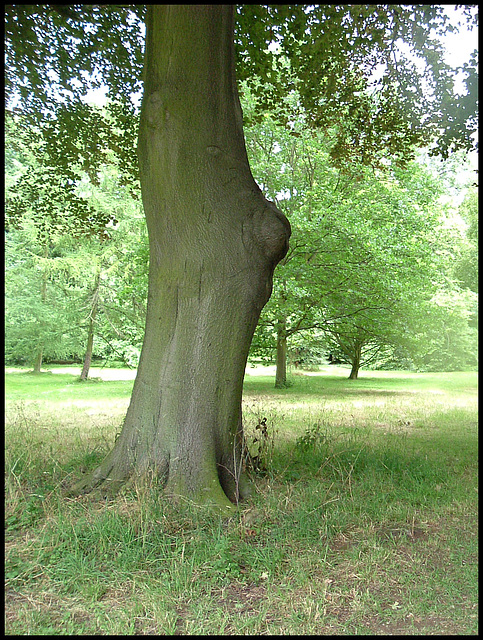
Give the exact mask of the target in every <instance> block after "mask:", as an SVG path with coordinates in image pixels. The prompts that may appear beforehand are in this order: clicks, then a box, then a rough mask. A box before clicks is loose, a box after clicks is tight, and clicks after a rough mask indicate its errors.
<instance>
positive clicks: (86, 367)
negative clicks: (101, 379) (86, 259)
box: [80, 270, 101, 380]
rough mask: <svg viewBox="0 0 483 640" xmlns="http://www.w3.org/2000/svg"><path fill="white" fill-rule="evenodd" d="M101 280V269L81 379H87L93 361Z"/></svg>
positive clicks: (98, 274) (96, 285)
mask: <svg viewBox="0 0 483 640" xmlns="http://www.w3.org/2000/svg"><path fill="white" fill-rule="evenodd" d="M100 281H101V274H100V270H99V271H98V272H97V276H96V284H95V288H94V295H93V298H92V305H91V311H90V313H89V328H88V331H87V346H86V353H85V356H84V365H83V367H82V372H81V375H80V379H81V380H87V377H88V375H89V369H90V368H91V361H92V349H93V347H94V326H95V322H96V316H97V310H98V306H99V286H100Z"/></svg>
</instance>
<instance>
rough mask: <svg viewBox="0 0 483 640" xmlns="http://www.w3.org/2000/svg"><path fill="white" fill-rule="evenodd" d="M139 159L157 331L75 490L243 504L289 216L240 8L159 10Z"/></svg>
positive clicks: (150, 33)
mask: <svg viewBox="0 0 483 640" xmlns="http://www.w3.org/2000/svg"><path fill="white" fill-rule="evenodd" d="M145 55H146V58H145V77H144V83H145V86H144V97H143V104H142V111H141V122H140V131H139V144H138V156H139V164H140V176H141V190H142V196H143V204H144V210H145V214H146V219H147V225H148V233H149V242H150V268H149V289H148V306H147V317H146V332H145V339H144V344H143V349H142V353H141V358H140V362H139V368H138V373H137V377H136V380H135V384H134V388H133V393H132V397H131V403H130V405H129V409H128V412H127V415H126V419H125V422H124V427H123V430H122V433H121V434H120V436H119V438H118V439H117V441H116V444H115V446H114V449H113V450H112V451H111V453H110V454H109V455H108V457H107V458H106V460H104V462H103V463H102V464H101V466H100V467H99V468H98V469H96V470H95V471H94V473H93V474H91V476H90V477H88V478H86V479H84V480H82V481H81V482H80V483H79V484H78V485H77V487H76V488H75V489H76V490H81V491H90V490H91V489H93V488H94V487H96V486H99V485H102V486H103V488H104V487H106V486H109V487H112V489H113V490H115V489H117V488H118V487H119V486H120V485H121V484H122V483H124V482H125V481H126V480H127V479H128V478H129V477H134V478H143V477H151V476H155V477H157V478H159V479H160V480H161V481H162V484H163V485H164V486H165V488H166V491H167V492H168V493H170V494H172V495H181V496H185V497H188V498H190V499H192V500H194V501H195V502H196V503H206V502H208V503H214V504H216V505H218V506H219V507H220V508H221V509H222V510H227V509H232V508H233V504H232V503H234V502H235V503H236V502H238V500H239V499H241V498H243V497H244V496H245V495H246V494H247V492H248V487H247V484H246V482H245V480H244V478H243V476H242V474H241V473H240V468H241V453H242V451H241V447H242V416H241V398H242V386H243V376H244V370H245V366H246V360H247V356H248V350H249V347H250V343H251V340H252V336H253V333H254V330H255V327H256V324H257V322H258V318H259V315H260V312H261V309H262V307H263V306H264V304H265V303H266V302H267V300H268V298H269V297H270V293H271V287H272V275H273V270H274V268H275V266H276V264H277V263H278V262H279V261H280V260H281V258H282V257H283V256H284V255H285V253H286V252H287V249H288V238H289V235H290V225H289V224H288V221H287V220H286V218H285V217H284V216H283V214H281V213H280V211H279V210H278V209H277V208H276V207H275V206H274V205H273V204H272V203H270V202H268V201H267V200H266V199H265V198H264V196H263V194H262V193H261V191H260V189H259V188H258V186H257V185H256V183H255V181H254V180H253V177H252V175H251V172H250V168H249V165H248V159H247V154H246V149H245V141H244V136H243V129H242V113H241V107H240V102H239V98H238V91H237V87H236V78H235V72H234V47H233V7H232V6H223V5H148V9H147V21H146V54H145Z"/></svg>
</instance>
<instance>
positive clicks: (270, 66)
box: [5, 4, 477, 164]
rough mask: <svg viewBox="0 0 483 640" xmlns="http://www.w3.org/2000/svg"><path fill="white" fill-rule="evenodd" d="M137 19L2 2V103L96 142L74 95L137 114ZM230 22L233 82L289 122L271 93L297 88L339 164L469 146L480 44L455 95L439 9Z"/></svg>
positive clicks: (140, 10)
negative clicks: (90, 95) (328, 134)
mask: <svg viewBox="0 0 483 640" xmlns="http://www.w3.org/2000/svg"><path fill="white" fill-rule="evenodd" d="M465 15H466V17H467V21H468V23H469V24H470V26H471V25H473V24H474V23H475V22H476V17H475V15H476V7H474V6H473V5H465ZM144 16H145V7H144V6H143V5H20V4H18V5H7V6H6V9H5V17H6V21H5V24H6V27H5V43H6V47H5V52H6V67H5V68H6V74H5V88H6V95H7V104H9V105H15V109H17V110H22V111H23V112H24V113H25V112H26V113H28V114H29V115H30V116H31V117H33V118H35V119H37V120H41V119H44V120H45V119H47V120H50V121H52V120H56V119H57V120H59V123H60V124H59V127H58V133H62V135H63V140H65V138H66V136H67V135H68V134H70V135H71V136H72V137H77V138H79V136H83V135H86V136H87V135H90V137H91V138H92V131H93V126H89V113H88V111H89V110H88V109H86V107H85V105H83V102H82V98H83V97H84V98H85V95H86V92H87V90H88V89H89V88H94V87H100V86H103V85H105V86H107V88H108V97H109V98H110V100H111V101H112V102H113V103H114V104H121V105H122V108H123V110H124V122H126V111H127V113H128V114H130V115H131V116H133V117H134V116H135V114H136V113H137V111H138V105H137V100H136V97H135V96H136V95H137V96H138V95H139V92H140V90H141V88H142V60H143V41H144V26H143V20H144ZM236 18H237V21H236V30H235V43H236V49H237V55H238V75H239V79H240V80H243V79H246V80H247V81H248V82H249V83H250V84H251V85H252V87H253V89H254V91H255V93H256V95H257V100H258V103H259V105H260V106H264V107H267V106H268V107H270V108H271V110H273V111H274V112H278V116H279V118H280V119H281V121H283V122H285V123H287V126H290V118H291V114H290V111H289V110H287V109H286V108H285V107H282V106H280V101H279V98H280V96H283V95H285V94H287V92H290V91H291V90H292V89H297V91H298V93H299V95H300V101H301V104H302V106H303V108H304V110H305V111H306V112H307V114H308V123H309V124H310V125H311V126H314V127H318V128H323V129H330V128H331V127H334V126H335V127H336V128H337V135H336V138H335V140H334V144H333V148H332V157H333V160H334V161H335V162H337V163H343V162H345V161H347V160H351V159H353V158H355V159H356V160H357V161H360V162H363V163H367V164H374V163H377V161H378V160H379V158H380V156H381V154H383V152H386V153H389V154H391V155H392V156H393V157H400V158H401V159H402V160H403V159H404V158H406V157H407V156H411V153H412V149H413V147H414V146H415V145H428V144H430V143H432V144H433V148H434V150H435V152H438V153H441V154H442V155H443V156H445V155H447V154H448V153H449V152H450V151H453V150H456V149H459V148H462V149H470V148H472V147H473V145H474V142H473V138H472V135H473V133H474V132H475V130H476V112H477V99H476V89H477V82H476V78H477V76H476V62H477V61H476V52H475V55H474V57H472V59H471V60H469V61H468V62H467V63H466V64H465V65H464V67H463V68H462V71H463V72H464V73H465V75H466V86H467V92H466V94H465V95H463V96H459V95H456V94H455V92H454V86H453V81H454V76H455V72H456V69H451V68H450V67H449V66H448V65H447V64H445V63H444V61H443V57H442V53H443V50H442V44H441V40H440V37H439V36H441V35H442V34H443V33H445V31H451V30H453V29H454V27H452V26H451V25H450V24H449V23H448V18H447V15H446V13H445V10H444V7H443V6H440V5H237V10H236ZM418 61H419V62H420V63H421V64H422V65H423V71H422V72H421V70H420V69H421V68H420V67H418ZM61 106H62V107H63V109H64V112H65V110H68V111H69V112H70V113H71V114H73V113H75V112H76V111H79V113H81V114H82V118H81V121H82V122H83V123H84V126H83V127H82V128H81V129H80V130H79V128H78V122H79V118H77V121H76V119H75V118H74V117H73V116H71V120H69V119H67V120H66V121H65V122H64V121H63V120H62V115H61V112H60V111H59V107H61ZM11 108H13V107H11ZM127 119H129V118H127ZM64 120H65V118H64ZM92 124H93V125H95V123H92ZM61 125H62V126H61ZM94 130H96V129H95V127H94ZM89 132H90V133H89ZM125 142H126V144H125V145H124V146H122V145H121V146H120V145H119V144H117V145H116V146H117V150H118V151H120V152H123V151H126V152H127V149H129V148H130V149H131V150H132V148H133V146H132V144H130V143H131V142H132V138H130V139H129V140H126V141H125ZM86 145H87V142H86V143H85V145H84V147H85V146H86ZM82 146H83V145H82V144H80V145H79V147H80V148H81V147H82ZM87 146H88V145H87ZM101 146H102V145H99V148H100V147H101ZM97 148H98V147H96V145H92V144H91V152H93V151H96V150H97ZM79 153H81V151H79ZM84 153H85V151H84Z"/></svg>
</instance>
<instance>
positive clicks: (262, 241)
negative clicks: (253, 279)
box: [253, 198, 292, 270]
mask: <svg viewBox="0 0 483 640" xmlns="http://www.w3.org/2000/svg"><path fill="white" fill-rule="evenodd" d="M263 200H264V202H263V206H262V207H261V208H260V209H259V210H258V211H257V213H256V214H255V216H254V227H253V233H254V241H255V243H256V245H257V246H258V248H259V249H260V250H261V252H262V254H263V257H264V258H265V259H266V260H267V261H268V264H269V267H270V268H271V269H272V270H273V269H275V267H276V265H277V264H278V263H279V262H280V260H282V259H283V258H284V257H285V256H286V254H287V251H288V247H289V244H288V241H289V238H290V234H291V232H292V230H291V227H290V222H289V221H288V220H287V218H286V217H285V216H284V214H283V213H282V212H281V211H280V209H278V208H277V207H276V206H275V205H274V204H273V202H270V201H269V200H266V199H265V198H263Z"/></svg>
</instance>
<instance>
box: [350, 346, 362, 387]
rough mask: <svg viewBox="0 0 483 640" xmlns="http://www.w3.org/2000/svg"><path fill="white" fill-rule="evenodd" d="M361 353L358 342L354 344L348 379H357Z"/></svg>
mask: <svg viewBox="0 0 483 640" xmlns="http://www.w3.org/2000/svg"><path fill="white" fill-rule="evenodd" d="M361 354H362V347H361V346H360V345H359V344H356V345H355V347H354V351H353V353H352V358H351V365H352V368H351V372H350V374H349V380H357V376H358V375H359V369H360V366H361Z"/></svg>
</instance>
